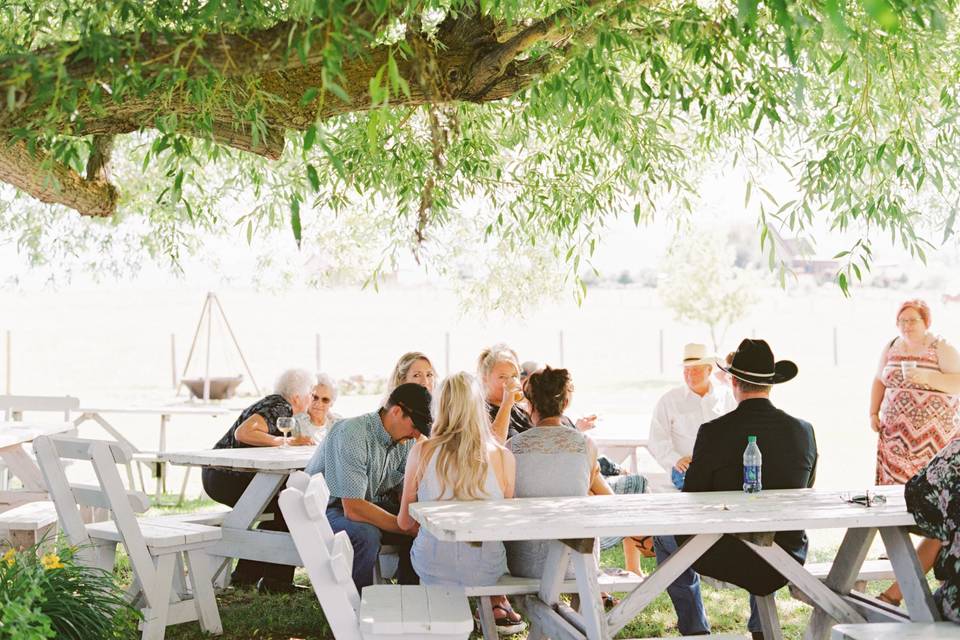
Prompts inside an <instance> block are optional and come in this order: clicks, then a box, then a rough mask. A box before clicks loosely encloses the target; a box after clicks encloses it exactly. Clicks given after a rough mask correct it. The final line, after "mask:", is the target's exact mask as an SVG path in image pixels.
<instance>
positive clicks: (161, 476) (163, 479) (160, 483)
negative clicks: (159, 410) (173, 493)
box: [157, 414, 170, 499]
mask: <svg viewBox="0 0 960 640" xmlns="http://www.w3.org/2000/svg"><path fill="white" fill-rule="evenodd" d="M168 422H170V416H168V415H166V414H162V415H161V416H160V448H159V449H157V451H158V452H159V453H163V452H164V451H166V450H167V423H168ZM161 489H162V490H163V493H166V492H167V463H166V462H164V461H163V460H160V461H159V462H158V463H157V498H158V499H159V497H160V491H161Z"/></svg>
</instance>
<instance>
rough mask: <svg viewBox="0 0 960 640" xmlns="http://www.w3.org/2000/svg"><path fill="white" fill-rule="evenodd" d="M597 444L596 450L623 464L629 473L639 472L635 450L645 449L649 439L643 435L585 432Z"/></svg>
mask: <svg viewBox="0 0 960 640" xmlns="http://www.w3.org/2000/svg"><path fill="white" fill-rule="evenodd" d="M585 435H587V436H589V437H590V439H591V440H593V441H594V443H596V445H597V451H598V452H599V453H602V454H603V455H605V456H607V457H608V458H610V459H611V460H613V461H614V462H616V463H617V464H624V465H625V466H626V468H627V470H628V471H629V472H630V473H639V472H640V463H639V460H638V459H637V450H638V449H641V448H643V449H646V448H647V445H648V444H649V442H650V441H649V440H648V439H647V438H645V437H639V436H626V435H618V434H614V433H609V432H606V431H600V432H598V433H594V432H593V431H587V432H586V434H585Z"/></svg>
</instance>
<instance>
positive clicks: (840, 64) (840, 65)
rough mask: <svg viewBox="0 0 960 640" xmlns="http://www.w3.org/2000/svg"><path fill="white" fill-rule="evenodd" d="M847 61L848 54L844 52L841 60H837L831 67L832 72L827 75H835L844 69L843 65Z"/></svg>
mask: <svg viewBox="0 0 960 640" xmlns="http://www.w3.org/2000/svg"><path fill="white" fill-rule="evenodd" d="M846 61H847V52H846V51H844V52H843V54H842V55H841V56H840V57H839V58H837V60H836V62H834V63H833V64H832V65H830V71H828V72H827V73H833V72H834V71H836V70H837V69H839V68H840V67H842V66H843V63H844V62H846Z"/></svg>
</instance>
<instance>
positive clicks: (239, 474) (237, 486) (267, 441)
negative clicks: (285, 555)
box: [202, 369, 335, 592]
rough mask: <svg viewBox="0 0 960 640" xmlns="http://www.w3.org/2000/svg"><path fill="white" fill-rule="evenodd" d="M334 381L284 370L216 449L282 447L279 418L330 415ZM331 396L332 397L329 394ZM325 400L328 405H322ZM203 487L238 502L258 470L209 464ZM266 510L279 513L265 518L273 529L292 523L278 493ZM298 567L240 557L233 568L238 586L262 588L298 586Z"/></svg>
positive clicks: (304, 441)
mask: <svg viewBox="0 0 960 640" xmlns="http://www.w3.org/2000/svg"><path fill="white" fill-rule="evenodd" d="M332 391H333V388H332V381H330V380H329V379H326V383H324V382H322V381H321V383H320V384H318V380H317V378H316V377H315V376H314V375H312V374H311V373H310V372H308V371H305V370H303V369H290V370H288V371H284V372H283V373H282V374H280V377H279V378H278V379H277V383H276V385H275V389H274V393H273V394H271V395H269V396H267V397H265V398H262V399H260V400H258V401H257V402H255V403H253V404H252V405H250V406H249V407H247V408H246V409H244V410H243V411H242V412H241V413H240V417H238V418H237V420H236V421H235V422H234V423H233V425H232V426H231V427H230V428H229V429H228V430H227V432H226V433H225V434H224V435H223V437H222V438H220V440H218V441H217V443H216V444H215V445H214V449H239V448H245V447H278V446H281V445H282V444H283V435H282V434H281V432H280V430H279V429H278V428H277V420H278V419H279V418H291V417H293V416H294V415H296V414H300V413H307V414H308V415H309V416H310V418H311V422H314V424H317V423H316V422H315V421H314V416H316V420H318V421H320V422H325V421H326V416H327V412H328V410H329V408H330V405H332V404H333V399H334V398H335V396H333V395H332ZM325 398H326V400H327V401H326V402H324V399H325ZM320 405H324V406H320ZM288 442H289V443H290V444H292V445H311V444H313V438H312V437H310V436H309V435H300V436H297V437H294V438H292V439H290V440H288ZM202 477H203V490H204V491H206V493H207V495H208V496H210V497H211V498H213V499H214V500H216V501H217V502H219V503H221V504H225V505H228V506H230V507H232V506H234V505H235V504H236V503H237V501H238V500H239V499H240V496H242V495H243V492H244V491H245V490H246V488H247V485H249V484H250V482H251V481H252V480H253V477H254V474H253V473H248V472H244V471H233V470H230V469H220V468H213V467H204V469H203V474H202ZM264 513H265V514H267V513H270V514H273V520H268V521H266V522H262V523H261V524H260V528H261V529H264V530H267V531H286V530H287V525H286V523H285V522H284V520H283V515H282V514H281V513H280V508H279V507H278V505H277V499H276V498H274V499H273V501H272V502H271V503H270V504H269V505H267V508H266V509H264ZM293 569H294V568H293V567H291V566H286V565H279V564H273V563H269V562H254V561H251V560H240V561H239V562H238V563H237V568H236V569H235V570H234V572H233V583H234V584H235V585H237V586H243V585H256V586H257V589H258V590H260V591H274V592H275V591H288V592H289V591H292V590H293Z"/></svg>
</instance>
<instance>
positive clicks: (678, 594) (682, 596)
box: [653, 536, 763, 636]
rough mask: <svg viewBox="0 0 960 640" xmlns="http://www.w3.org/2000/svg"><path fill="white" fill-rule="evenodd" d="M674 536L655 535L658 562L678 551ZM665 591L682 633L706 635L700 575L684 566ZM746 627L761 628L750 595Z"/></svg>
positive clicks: (754, 601)
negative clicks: (748, 618)
mask: <svg viewBox="0 0 960 640" xmlns="http://www.w3.org/2000/svg"><path fill="white" fill-rule="evenodd" d="M677 548H678V546H677V540H676V538H674V537H673V536H656V537H654V539H653V550H654V552H655V553H656V554H657V564H661V563H663V562H666V560H667V558H669V557H670V556H672V555H673V554H674V553H676V552H677ZM667 595H669V596H670V600H671V602H673V609H674V611H676V612H677V628H678V629H679V630H680V633H681V634H682V635H685V636H695V635H706V634H708V633H710V623H709V622H708V621H707V613H706V611H704V609H703V598H702V597H701V596H700V575H699V574H698V573H697V572H696V571H694V570H693V569H692V568H689V567H688V568H687V569H686V570H685V571H684V572H683V573H681V574H680V576H679V577H677V579H676V580H674V581H673V583H672V584H671V585H670V586H669V587H667ZM747 630H749V631H751V632H754V631H758V632H759V631H762V630H763V629H762V627H761V625H760V615H759V613H758V612H757V600H756V598H755V597H754V596H753V595H751V596H750V620H748V621H747Z"/></svg>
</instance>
